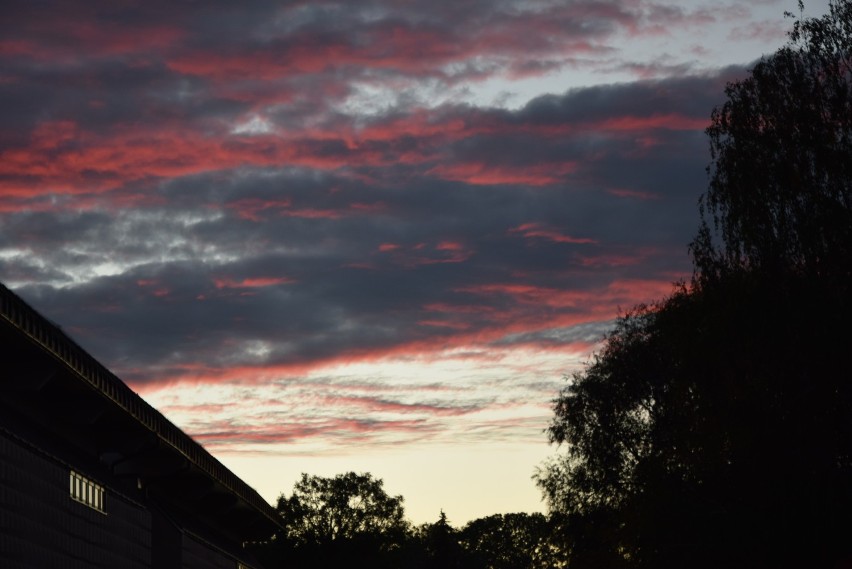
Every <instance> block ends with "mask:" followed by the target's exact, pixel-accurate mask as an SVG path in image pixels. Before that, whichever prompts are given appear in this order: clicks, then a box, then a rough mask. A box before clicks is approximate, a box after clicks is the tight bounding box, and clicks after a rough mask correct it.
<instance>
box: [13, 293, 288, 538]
mask: <svg viewBox="0 0 852 569" xmlns="http://www.w3.org/2000/svg"><path fill="white" fill-rule="evenodd" d="M0 343H2V344H0V345H4V346H6V348H8V350H5V349H4V351H7V353H8V354H9V355H10V356H11V357H10V358H8V361H4V362H2V365H3V366H4V367H5V368H6V370H4V372H3V373H2V376H3V378H0V397H2V398H5V399H6V400H7V401H12V402H13V404H14V405H22V406H24V407H25V408H27V412H28V413H31V414H33V413H34V414H36V415H39V414H41V415H43V417H44V420H45V421H47V423H46V424H53V423H54V422H55V421H56V418H55V417H56V416H57V414H58V416H59V417H60V418H61V419H62V425H63V428H64V427H65V426H66V425H71V426H70V427H69V428H70V429H71V431H73V433H72V434H68V433H63V434H64V436H74V437H76V439H75V440H77V439H79V440H80V441H83V442H85V444H86V445H88V446H87V448H89V449H90V452H91V453H92V455H93V456H97V458H98V460H99V462H100V463H101V464H104V465H106V466H107V467H109V469H110V471H111V473H112V474H114V475H116V476H121V477H127V478H130V479H134V478H135V479H136V480H137V481H138V482H137V483H139V484H142V483H145V484H150V485H151V487H152V488H153V489H154V490H155V491H156V492H158V493H159V495H160V496H162V497H164V499H167V500H172V501H175V502H183V504H182V507H184V508H186V509H188V510H193V511H197V510H198V509H200V510H201V511H202V514H203V515H204V516H206V517H208V518H211V519H213V520H214V522H215V523H216V524H218V525H219V526H222V525H225V526H227V528H228V530H229V532H230V533H231V534H232V535H235V536H238V537H239V538H240V539H242V540H243V541H252V540H259V539H265V538H268V537H270V536H271V535H272V534H273V533H274V531H275V530H276V529H278V528H280V521H279V518H278V516H277V515H276V512H275V510H274V508H272V506H270V505H269V503H267V502H266V501H265V500H264V499H263V498H261V497H260V495H259V494H258V493H257V492H256V491H255V490H254V489H252V488H251V487H250V486H249V485H248V484H246V483H245V482H243V481H242V480H241V479H240V478H239V477H237V476H236V475H235V474H234V473H233V472H231V471H230V470H229V469H228V468H226V467H225V466H224V465H222V463H221V462H219V461H218V460H216V459H215V458H214V457H213V456H212V455H211V454H210V453H209V452H207V451H206V450H205V449H204V448H203V447H202V446H201V445H200V444H198V443H197V442H196V441H195V440H193V439H192V437H190V436H189V435H187V434H186V433H184V432H183V431H181V430H180V429H179V428H178V427H176V426H175V425H174V424H173V423H171V422H170V421H169V420H168V419H166V418H165V417H164V416H163V415H162V414H161V413H160V412H159V411H157V410H156V409H154V408H153V407H152V406H151V405H149V404H148V403H146V402H145V401H144V400H143V399H142V398H141V397H140V396H139V395H138V394H136V393H135V392H134V391H133V390H131V389H130V388H129V387H128V386H127V385H126V384H125V383H124V382H123V381H121V380H120V379H119V378H118V377H116V376H115V375H114V374H113V373H112V372H110V371H109V370H108V369H107V368H106V367H104V366H103V365H101V364H100V363H99V362H98V361H97V360H95V358H93V357H92V356H91V355H89V354H88V353H86V351H85V350H83V349H82V348H81V347H80V346H79V345H77V343H76V342H74V341H73V340H72V339H71V338H69V337H68V336H67V335H66V334H65V333H64V332H63V331H62V330H61V329H59V327H57V326H56V325H54V324H53V323H51V322H50V321H48V320H47V319H46V318H44V317H43V316H41V315H40V314H39V313H38V312H36V311H35V310H34V309H33V308H32V307H30V306H29V305H28V304H27V303H26V302H24V301H23V300H22V299H21V298H20V297H18V296H17V295H16V294H14V293H13V292H12V291H10V290H9V289H8V288H6V287H5V286H3V285H2V284H0ZM4 359H5V358H4ZM7 370H11V371H12V373H7ZM179 506H181V505H180V504H179Z"/></svg>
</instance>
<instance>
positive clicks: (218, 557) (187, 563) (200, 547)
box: [181, 534, 237, 569]
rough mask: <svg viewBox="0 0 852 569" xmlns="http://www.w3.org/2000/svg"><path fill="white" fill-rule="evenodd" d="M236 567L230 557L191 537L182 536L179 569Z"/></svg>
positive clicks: (225, 568)
mask: <svg viewBox="0 0 852 569" xmlns="http://www.w3.org/2000/svg"><path fill="white" fill-rule="evenodd" d="M236 566H237V564H236V562H235V561H234V560H233V559H231V558H230V557H228V556H226V555H225V554H223V553H221V552H220V551H217V550H216V549H214V548H213V547H212V546H210V545H208V544H206V543H203V542H202V541H200V540H198V539H195V538H194V537H193V536H191V535H189V534H184V536H183V565H182V566H181V569H235V568H236Z"/></svg>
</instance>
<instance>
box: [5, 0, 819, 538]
mask: <svg viewBox="0 0 852 569" xmlns="http://www.w3.org/2000/svg"><path fill="white" fill-rule="evenodd" d="M785 10H788V11H793V12H796V13H797V12H798V9H797V7H796V2H795V0H761V1H753V2H749V3H745V2H739V1H733V0H731V1H727V2H710V1H709V0H695V1H686V2H683V1H681V2H673V1H672V2H665V1H662V0H661V1H660V2H652V1H647V0H625V1H622V2H617V1H606V0H597V1H596V0H587V1H573V0H562V1H546V0H540V1H514V0H470V1H460V0H447V1H444V0H430V1H423V0H398V1H393V0H366V1H363V2H361V1H343V2H332V1H313V2H299V1H279V2H272V1H260V0H251V1H241V2H234V1H231V0H227V1H226V0H220V1H203V2H201V1H199V2H189V1H186V2H171V1H170V2H164V1H162V0H146V1H144V2H132V1H123V0H116V1H109V2H106V1H104V2H92V1H90V0H77V1H63V2H50V1H35V0H33V1H20V2H18V1H13V2H8V3H5V4H4V8H3V16H2V18H0V281H2V282H3V283H4V284H6V285H7V286H8V287H9V288H11V289H13V290H14V291H16V292H17V293H18V294H20V295H21V296H22V297H23V298H24V299H26V300H27V301H28V302H30V303H31V304H32V305H33V307H35V308H36V309H37V310H38V311H40V312H41V313H42V314H43V315H45V316H47V317H48V318H49V319H51V320H52V321H53V322H55V323H57V324H58V325H59V326H61V327H62V329H63V330H65V331H66V332H67V333H68V334H70V335H71V336H72V337H73V338H75V339H76V340H77V341H78V343H80V344H81V345H82V346H83V347H84V348H85V349H86V350H87V351H89V352H90V353H91V354H92V355H93V356H95V357H96V358H97V359H98V360H100V361H101V362H102V363H104V364H105V365H106V366H107V367H109V368H110V369H111V370H112V371H113V372H115V373H116V374H117V375H118V376H119V377H120V378H122V379H124V380H125V381H126V382H128V383H129V384H130V385H131V387H132V388H133V389H134V390H136V391H137V392H139V393H140V394H141V395H142V396H143V397H144V398H145V399H146V400H147V401H149V402H150V403H151V404H152V405H154V406H155V407H156V408H158V409H159V410H160V411H162V412H163V414H165V415H166V417H168V418H169V419H171V420H172V421H173V422H174V423H176V424H177V425H178V426H179V427H181V428H182V429H184V430H185V431H186V432H187V433H189V434H190V435H192V436H193V437H195V438H196V439H197V440H198V441H199V442H200V443H202V444H203V445H204V446H205V447H206V448H207V449H208V450H209V451H210V452H211V453H213V455H214V456H216V457H217V458H219V459H220V460H221V461H222V462H223V463H224V464H226V465H227V466H228V467H230V468H231V469H232V470H234V471H235V472H236V473H237V474H238V475H239V476H241V477H242V478H243V479H244V480H245V481H246V482H247V483H249V484H250V485H252V486H253V487H255V488H256V489H257V490H258V491H259V492H260V493H261V494H262V495H263V496H264V497H265V498H267V499H268V500H270V501H274V499H275V498H276V497H277V495H278V494H279V493H281V492H288V493H289V491H290V490H291V489H292V486H293V483H294V482H295V481H296V480H297V478H298V476H299V474H300V473H301V472H307V473H310V474H321V475H333V474H336V473H341V472H345V471H348V470H355V471H359V472H363V471H366V472H371V473H372V474H373V475H375V476H377V477H379V478H382V479H384V481H385V487H386V489H387V490H388V492H390V493H392V494H402V495H403V496H404V497H405V500H406V502H405V503H406V513H407V515H408V517H409V518H410V519H411V520H412V521H414V522H416V523H422V522H426V521H434V520H436V519H437V518H438V515H439V512H440V510H441V509H443V510H444V511H445V512H446V514H447V516H448V517H449V520H450V522H451V523H453V524H454V525H462V524H463V523H465V522H467V521H469V520H471V519H474V518H477V517H481V516H485V515H489V514H494V513H507V512H516V511H541V510H543V509H544V505H543V504H542V503H541V500H540V493H539V491H538V490H537V488H536V487H535V485H534V483H533V481H532V480H531V476H532V475H533V473H534V471H535V468H536V467H537V466H538V465H540V464H541V463H542V461H543V460H544V459H545V458H546V457H547V456H549V455H551V454H553V453H554V452H556V450H557V449H555V448H554V447H550V446H548V444H547V437H546V435H545V433H544V429H545V428H546V427H547V423H548V420H549V418H550V415H551V409H550V401H551V400H552V399H553V398H554V397H555V396H556V395H557V393H558V390H559V389H560V387H562V386H563V385H564V383H565V381H564V376H565V375H566V374H568V373H570V372H572V371H574V370H577V369H579V367H580V366H581V364H582V362H583V361H586V360H587V359H588V358H589V356H590V353H591V351H592V350H593V349H594V348H595V346H596V345H597V344H598V342H599V341H600V339H601V338H602V336H603V334H604V333H605V332H606V331H607V329H608V328H609V327H610V326H611V324H612V321H613V318H614V317H615V316H616V315H617V314H619V312H620V311H624V310H626V309H628V308H630V307H631V306H633V305H634V304H636V303H640V302H649V301H653V300H654V299H658V298H660V297H662V296H663V295H665V294H666V293H667V292H669V291H670V290H671V287H672V283H673V282H675V281H677V280H679V279H682V278H688V276H689V274H690V270H691V269H690V261H689V256H688V252H687V244H688V243H689V241H690V239H691V238H692V237H693V235H694V233H695V230H696V227H697V221H698V213H697V206H696V200H697V198H698V196H699V195H700V194H701V192H702V191H703V190H704V188H705V187H706V182H707V174H706V172H705V168H706V166H707V164H708V163H709V160H710V156H709V151H708V144H707V140H706V137H705V135H704V133H703V129H704V128H705V127H706V126H707V124H708V122H709V117H710V112H711V110H712V108H713V107H714V106H715V105H718V104H721V103H722V102H723V101H724V92H723V89H724V85H725V83H726V82H727V81H730V80H733V79H736V78H741V77H744V76H745V74H746V70H747V69H748V66H749V64H750V63H752V62H753V61H755V60H756V59H757V58H759V57H760V56H761V55H762V54H768V53H770V52H772V51H774V50H775V49H776V48H777V47H779V46H781V45H782V44H783V42H784V40H785V30H786V29H788V28H789V26H790V24H791V20H789V19H785V18H784V17H783V13H784V11H785ZM826 10H827V0H821V1H813V2H808V3H807V5H806V14H810V15H820V14H822V13H824V12H825V11H826Z"/></svg>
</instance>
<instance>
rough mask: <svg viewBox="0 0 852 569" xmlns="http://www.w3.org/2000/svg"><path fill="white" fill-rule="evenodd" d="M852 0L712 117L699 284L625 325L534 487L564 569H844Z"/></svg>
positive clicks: (562, 410) (561, 401) (730, 91)
mask: <svg viewBox="0 0 852 569" xmlns="http://www.w3.org/2000/svg"><path fill="white" fill-rule="evenodd" d="M850 54H852V3H850V2H849V1H843V2H840V1H838V2H832V3H831V6H830V12H829V14H827V15H826V16H824V17H822V18H819V19H807V20H802V21H797V22H795V23H794V26H793V30H792V32H791V34H790V41H789V42H788V44H787V45H786V46H784V47H783V48H782V49H780V50H779V51H778V52H776V53H775V54H773V55H772V56H770V57H767V58H765V59H763V60H762V61H761V62H759V63H758V64H757V65H756V66H755V67H754V69H753V70H752V72H751V73H750V75H749V76H748V77H747V78H746V79H743V80H741V81H737V82H734V83H731V84H729V85H728V87H727V89H726V95H727V97H728V99H727V101H726V102H725V103H724V104H723V105H722V106H721V107H719V108H717V109H715V110H714V111H713V114H712V117H711V126H710V127H709V128H708V130H707V133H708V136H709V138H710V147H711V155H712V159H713V162H712V164H711V166H710V168H709V174H710V185H709V188H708V190H707V192H706V193H705V195H704V196H703V198H702V201H701V205H700V206H701V212H702V225H701V227H700V229H699V233H698V237H697V238H696V240H695V241H694V242H693V243H692V245H691V250H692V253H693V258H694V262H695V276H694V278H693V280H692V282H690V283H689V284H683V285H680V286H678V287H677V288H676V290H675V291H674V292H673V293H672V294H671V295H670V296H669V297H668V298H666V299H664V300H662V301H660V302H658V303H656V304H654V305H652V306H640V307H637V308H635V309H634V310H632V311H630V312H629V313H627V314H626V315H625V316H623V317H622V318H620V319H619V320H618V323H617V325H616V327H615V329H614V330H613V331H612V332H611V334H610V335H609V336H608V337H607V338H606V341H605V344H604V348H603V349H602V351H601V352H600V353H599V354H598V355H596V356H595V357H594V359H593V360H592V361H591V362H590V363H589V365H588V366H587V367H586V369H585V370H584V371H583V372H581V373H578V374H575V375H574V376H573V377H572V378H570V381H569V383H568V385H567V386H566V387H565V388H564V389H563V391H562V392H561V393H560V396H559V398H558V399H557V400H556V402H555V405H554V411H555V413H554V418H553V420H552V423H551V426H550V428H549V436H550V439H551V441H553V442H557V443H560V444H561V443H564V447H565V450H564V452H563V453H562V454H561V455H559V456H558V457H556V458H555V459H554V460H553V461H552V462H551V463H549V464H548V465H546V466H545V467H544V468H543V469H542V470H541V472H540V473H539V475H538V478H537V480H538V483H539V485H540V487H541V488H542V490H543V492H544V494H545V497H546V499H547V501H548V504H549V506H550V508H551V510H552V511H553V512H558V513H561V514H562V515H563V516H564V523H562V524H561V528H560V532H561V539H562V542H563V543H564V544H565V547H566V548H567V549H568V550H569V555H570V565H571V566H572V567H576V568H579V569H582V568H583V567H602V566H606V567H683V566H687V567H721V566H724V567H770V566H772V567H775V566H781V567H834V566H836V565H837V564H839V563H842V562H844V560H846V561H849V560H852V545H850V542H849V538H848V536H849V535H852V514H850V513H849V512H852V421H850V419H849V418H850V417H852V381H850V379H849V377H850V376H849V372H848V356H847V352H848V349H849V346H850V345H852V333H850V331H849V330H850V328H849V325H848V323H849V322H850V319H852V302H850V294H849V293H850V292H852V291H850V284H852V271H850V267H852V250H850V249H852V68H851V67H850V62H852V60H850Z"/></svg>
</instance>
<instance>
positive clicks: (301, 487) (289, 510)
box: [267, 472, 410, 567]
mask: <svg viewBox="0 0 852 569" xmlns="http://www.w3.org/2000/svg"><path fill="white" fill-rule="evenodd" d="M277 510H278V513H279V515H280V516H281V521H282V525H283V526H284V528H285V531H284V532H283V533H282V534H280V535H278V536H276V541H275V543H274V545H272V546H270V547H269V548H267V549H268V550H270V551H268V557H272V558H274V559H277V560H284V561H285V562H286V563H285V564H287V563H291V564H294V565H298V566H301V567H340V566H341V565H345V564H347V563H349V562H350V561H351V559H353V558H358V559H360V560H361V562H363V563H368V564H369V565H371V566H373V567H396V566H399V565H398V559H397V557H398V556H399V555H401V553H400V549H401V546H402V544H404V543H405V541H406V539H407V535H408V532H409V529H410V527H409V523H408V522H407V520H406V519H405V512H404V509H403V498H402V496H389V495H388V494H387V493H386V492H385V490H384V485H383V482H382V480H380V479H376V478H373V477H372V475H370V474H367V473H365V474H356V473H355V472H348V473H345V474H339V475H337V476H334V477H331V478H326V477H322V476H309V475H307V474H302V477H301V479H300V480H299V481H298V482H296V484H295V486H294V487H293V492H292V494H290V496H289V497H288V496H285V495H283V494H282V495H281V496H280V497H279V498H278V505H277Z"/></svg>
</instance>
